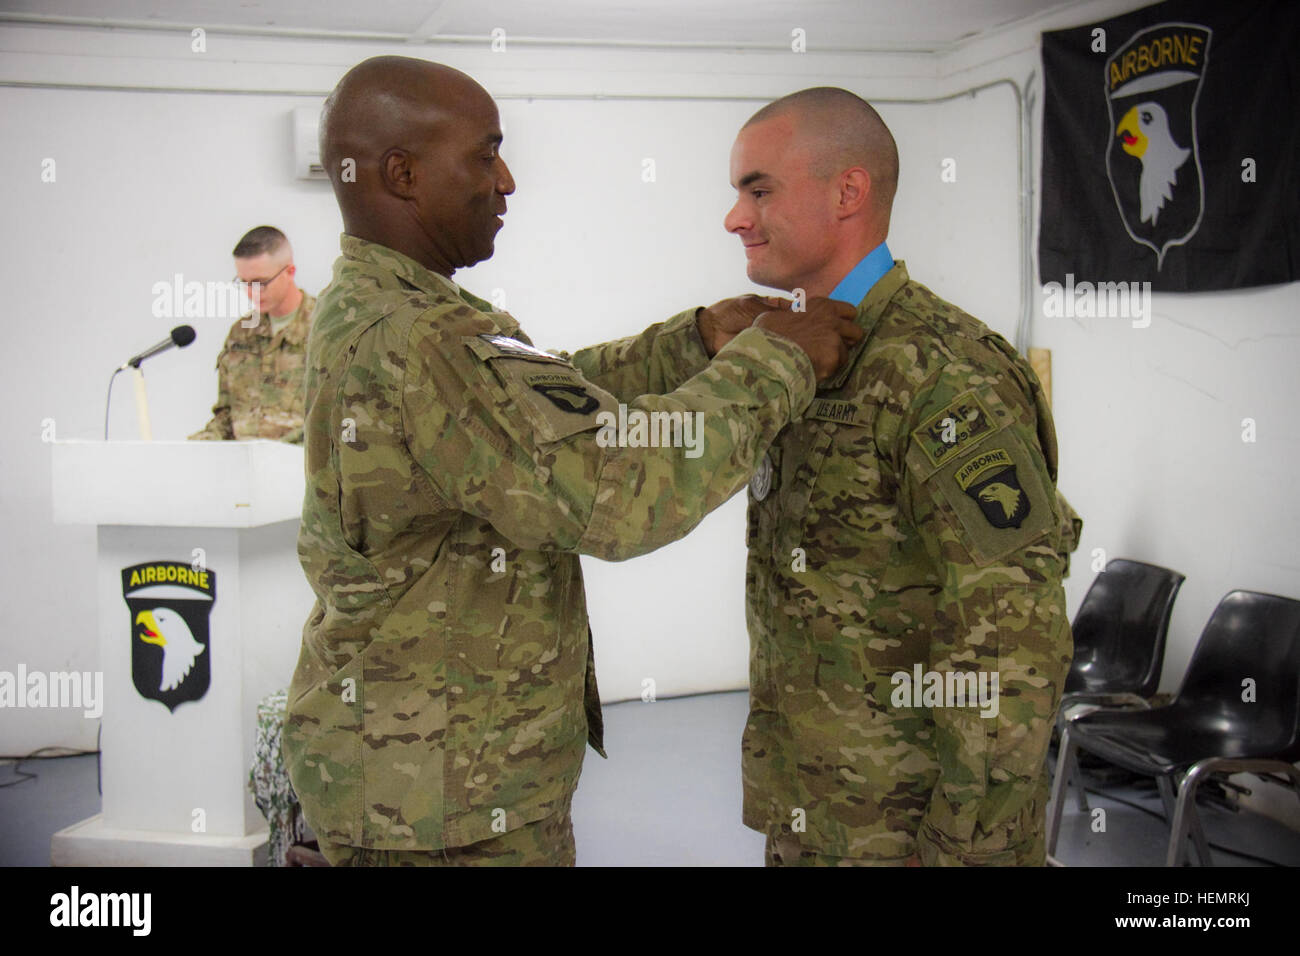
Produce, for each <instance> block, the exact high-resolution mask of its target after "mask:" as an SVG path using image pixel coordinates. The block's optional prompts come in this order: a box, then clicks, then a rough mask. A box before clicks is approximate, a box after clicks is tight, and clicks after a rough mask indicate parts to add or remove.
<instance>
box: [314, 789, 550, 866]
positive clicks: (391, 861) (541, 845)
mask: <svg viewBox="0 0 1300 956" xmlns="http://www.w3.org/2000/svg"><path fill="white" fill-rule="evenodd" d="M571 801H572V797H569V798H566V799H565V801H564V804H563V806H561V807H560V809H558V810H556V811H555V812H554V813H552V814H551V815H550V816H546V817H543V818H542V819H540V820H534V821H533V822H532V823H526V824H524V825H523V826H522V827H519V828H518V829H517V830H511V831H510V832H509V833H503V834H502V835H501V836H499V837H493V838H492V839H490V840H480V841H479V842H478V843H471V844H469V845H468V846H449V847H447V848H446V849H443V850H376V849H371V848H368V847H362V846H346V845H343V844H339V843H330V842H328V841H326V840H324V839H322V840H321V841H320V849H321V853H323V854H325V859H327V860H329V862H330V865H331V866H573V865H574V860H575V855H576V848H575V845H574V842H573V819H572V816H571V815H570V807H571Z"/></svg>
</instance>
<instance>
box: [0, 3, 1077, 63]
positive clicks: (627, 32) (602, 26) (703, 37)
mask: <svg viewBox="0 0 1300 956" xmlns="http://www.w3.org/2000/svg"><path fill="white" fill-rule="evenodd" d="M1080 2H1081V0H639V2H637V0H380V2H370V3H358V2H357V0H174V2H159V0H0V20H3V19H9V20H10V21H11V22H12V21H13V20H22V21H28V22H30V21H32V20H37V21H40V22H52V23H60V22H77V23H81V24H104V25H119V26H145V25H149V26H157V27H166V26H175V27H184V28H185V29H187V30H188V29H190V28H192V27H195V26H202V27H204V28H205V29H208V30H211V31H215V32H220V31H221V30H223V29H224V30H236V31H240V32H244V31H248V32H259V33H260V32H271V33H285V34H313V33H318V32H319V33H325V34H339V35H346V36H369V37H376V36H380V37H391V38H398V37H400V38H406V39H411V40H416V41H418V40H424V39H429V38H431V37H443V38H460V37H487V36H488V35H490V34H491V32H492V30H493V29H494V28H501V29H504V30H505V31H506V35H507V37H515V38H534V39H544V40H569V41H572V40H589V41H597V42H606V43H610V42H613V43H630V42H638V41H643V42H646V43H671V44H681V43H689V44H700V45H702V46H722V47H726V46H751V45H755V46H770V47H773V48H784V47H788V46H789V44H790V37H791V31H792V30H794V29H795V28H801V29H803V30H804V31H805V32H806V36H807V44H808V49H809V50H810V51H812V50H815V49H817V48H821V49H827V48H834V49H840V50H844V49H849V50H943V49H948V48H950V47H952V46H953V45H955V44H958V43H960V42H962V41H963V40H966V39H969V38H971V37H974V36H978V35H981V34H984V33H987V32H989V31H992V30H996V29H998V28H1000V27H1004V26H1007V25H1008V24H1012V23H1015V22H1017V21H1020V20H1024V19H1028V18H1031V17H1034V16H1036V15H1038V14H1042V13H1045V12H1047V11H1050V10H1058V9H1061V8H1063V7H1070V6H1078V5H1079V3H1080Z"/></svg>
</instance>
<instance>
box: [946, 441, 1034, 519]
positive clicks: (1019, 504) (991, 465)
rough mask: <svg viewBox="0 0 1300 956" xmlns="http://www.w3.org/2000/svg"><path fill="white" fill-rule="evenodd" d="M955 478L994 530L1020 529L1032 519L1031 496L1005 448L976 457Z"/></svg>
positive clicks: (992, 450) (958, 470)
mask: <svg viewBox="0 0 1300 956" xmlns="http://www.w3.org/2000/svg"><path fill="white" fill-rule="evenodd" d="M953 477H954V478H955V479H956V481H957V487H959V488H961V490H962V491H964V492H966V494H967V495H969V496H970V498H971V500H972V501H974V502H975V503H976V504H977V505H979V507H980V511H982V512H983V513H984V517H985V518H987V519H988V522H989V524H991V525H993V527H995V528H1019V527H1020V526H1021V525H1022V524H1024V521H1025V519H1026V518H1027V517H1029V512H1030V509H1031V507H1032V506H1031V505H1030V502H1029V496H1028V495H1027V494H1025V491H1024V489H1023V488H1021V487H1020V481H1019V479H1018V478H1017V477H1016V464H1015V462H1013V461H1012V460H1011V456H1010V455H1009V454H1007V450H1006V449H1005V448H991V449H989V450H988V451H985V452H983V453H981V454H979V455H976V456H975V457H974V458H972V459H971V460H970V461H968V462H966V463H965V464H963V465H962V466H961V467H960V468H958V469H957V472H956V474H955V475H954V476H953Z"/></svg>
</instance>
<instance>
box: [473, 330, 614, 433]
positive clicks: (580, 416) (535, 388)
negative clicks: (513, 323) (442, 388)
mask: <svg viewBox="0 0 1300 956" xmlns="http://www.w3.org/2000/svg"><path fill="white" fill-rule="evenodd" d="M464 342H465V345H466V347H468V348H469V350H470V351H471V352H473V353H474V355H475V356H477V357H478V359H479V360H480V362H481V364H482V368H483V369H484V371H485V373H486V374H488V375H490V376H491V377H492V379H493V380H494V382H495V383H496V384H497V385H498V386H499V387H500V388H501V389H502V390H503V391H504V393H505V396H506V399H507V400H508V401H509V402H510V403H512V404H514V405H515V406H516V407H517V408H518V409H519V411H520V412H521V413H522V415H523V417H524V418H525V419H526V420H527V422H528V424H529V425H530V426H531V427H532V430H533V434H534V436H535V440H536V442H537V444H539V445H547V444H551V443H553V442H558V441H562V440H564V439H566V438H569V437H571V436H573V435H576V434H578V433H580V432H584V431H588V430H590V429H593V428H597V427H599V426H600V425H601V424H602V422H600V421H597V416H598V414H599V413H600V412H609V413H611V414H612V415H614V416H615V419H617V413H618V405H617V402H615V400H614V397H613V396H612V395H610V394H609V393H608V392H606V391H604V390H603V389H601V388H598V387H597V386H595V385H593V384H592V383H591V382H589V381H587V380H586V379H585V378H583V377H582V373H581V372H579V371H578V370H577V369H576V368H574V367H573V365H571V364H570V363H569V362H567V361H566V360H564V359H562V358H559V357H558V356H553V355H549V354H547V353H546V352H542V351H541V350H540V349H534V348H533V347H532V346H528V345H524V343H522V342H516V341H515V340H514V339H506V338H504V337H502V336H484V335H479V336H467V337H466V338H465V339H464Z"/></svg>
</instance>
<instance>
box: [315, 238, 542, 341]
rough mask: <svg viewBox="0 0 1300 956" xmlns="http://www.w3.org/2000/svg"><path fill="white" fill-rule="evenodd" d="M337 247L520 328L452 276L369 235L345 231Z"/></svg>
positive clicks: (350, 256)
mask: <svg viewBox="0 0 1300 956" xmlns="http://www.w3.org/2000/svg"><path fill="white" fill-rule="evenodd" d="M339 249H340V250H341V251H342V253H343V256H344V257H345V258H347V259H352V260H354V261H357V262H365V263H368V264H370V265H372V266H377V267H378V268H380V269H383V270H384V271H385V272H388V273H391V274H392V275H395V276H397V277H398V278H399V279H403V280H405V281H406V282H408V283H410V284H411V285H413V286H415V287H416V288H417V289H419V290H420V291H422V292H428V293H430V294H431V295H439V296H452V297H454V298H457V299H459V300H460V301H462V302H464V303H466V304H467V305H471V306H473V307H474V308H475V309H478V310H479V311H480V312H490V313H492V315H493V317H495V318H497V319H498V324H499V325H501V326H502V327H503V328H505V329H507V330H508V331H509V332H511V333H512V334H513V333H514V332H515V331H516V330H518V328H519V323H518V322H516V321H515V320H514V318H513V317H512V316H510V315H508V314H507V313H505V312H498V311H496V310H495V309H494V308H493V307H492V304H491V303H490V302H485V301H484V300H483V299H480V298H479V297H478V296H476V295H473V294H472V293H470V292H467V291H465V290H464V289H462V288H461V287H460V286H459V285H457V284H456V283H455V282H453V281H452V280H451V279H449V278H447V277H446V276H444V275H441V274H439V273H437V272H434V271H433V270H432V269H426V268H425V267H424V266H422V265H420V264H419V263H418V262H416V261H415V260H414V259H412V258H411V257H410V256H406V255H403V254H402V253H400V252H398V251H397V250H395V249H390V248H388V247H387V246H383V245H380V244H379V243H377V242H371V241H370V240H368V239H359V238H357V237H356V236H349V235H348V234H347V233H346V232H345V233H343V234H342V236H340V237H339Z"/></svg>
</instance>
